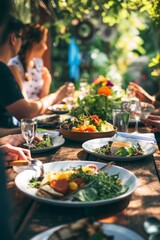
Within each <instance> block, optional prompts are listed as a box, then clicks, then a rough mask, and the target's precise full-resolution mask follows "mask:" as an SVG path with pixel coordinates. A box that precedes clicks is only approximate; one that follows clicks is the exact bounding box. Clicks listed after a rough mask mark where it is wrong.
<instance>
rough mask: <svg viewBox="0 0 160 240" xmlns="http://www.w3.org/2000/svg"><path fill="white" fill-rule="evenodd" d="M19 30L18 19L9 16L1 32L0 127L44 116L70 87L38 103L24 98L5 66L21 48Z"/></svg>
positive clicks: (71, 84) (64, 87)
mask: <svg viewBox="0 0 160 240" xmlns="http://www.w3.org/2000/svg"><path fill="white" fill-rule="evenodd" d="M23 27H24V25H23V23H22V22H21V21H20V20H17V19H16V18H14V17H12V16H10V17H9V18H8V21H7V23H6V25H5V27H4V29H3V38H2V39H1V44H0V82H1V87H0V127H7V128H8V127H10V128H11V127H14V126H15V124H14V122H13V116H14V117H15V118H16V119H18V120H20V119H21V118H25V117H27V118H33V117H36V116H38V115H42V114H44V113H45V112H46V110H47V109H48V107H49V106H51V105H53V104H56V103H59V102H61V101H62V100H63V99H64V98H65V97H67V93H68V91H70V89H71V88H74V85H73V83H68V84H65V85H64V86H61V87H60V88H59V89H58V90H57V91H56V92H55V93H51V94H49V95H47V96H45V97H43V98H40V99H39V100H34V99H25V98H24V96H23V94H22V92H21V90H20V88H19V85H18V84H17V82H16V80H15V77H14V75H13V73H12V72H11V70H10V69H9V67H8V66H7V63H8V61H9V59H10V58H12V57H14V56H15V55H17V53H18V52H19V50H20V48H21V44H22V29H23Z"/></svg>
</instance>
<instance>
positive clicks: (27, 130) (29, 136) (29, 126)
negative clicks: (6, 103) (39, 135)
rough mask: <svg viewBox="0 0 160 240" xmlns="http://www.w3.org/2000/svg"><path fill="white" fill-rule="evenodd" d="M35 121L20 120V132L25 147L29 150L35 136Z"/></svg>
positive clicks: (28, 119) (33, 119)
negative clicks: (24, 141)
mask: <svg viewBox="0 0 160 240" xmlns="http://www.w3.org/2000/svg"><path fill="white" fill-rule="evenodd" d="M36 128H37V121H36V119H35V118H32V119H31V118H23V119H21V132H22V135H23V137H24V139H25V140H26V145H27V147H28V148H29V149H30V148H32V147H33V146H34V145H33V144H32V141H33V139H34V138H35V136H36Z"/></svg>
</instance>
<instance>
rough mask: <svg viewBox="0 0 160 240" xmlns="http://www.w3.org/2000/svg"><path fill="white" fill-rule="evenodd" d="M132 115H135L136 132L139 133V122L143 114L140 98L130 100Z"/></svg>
mask: <svg viewBox="0 0 160 240" xmlns="http://www.w3.org/2000/svg"><path fill="white" fill-rule="evenodd" d="M130 116H131V117H134V119H135V121H136V124H135V133H138V122H139V120H140V116H141V104H140V101H139V99H138V98H132V99H131V100H130Z"/></svg>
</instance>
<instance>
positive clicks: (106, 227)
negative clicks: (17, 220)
mask: <svg viewBox="0 0 160 240" xmlns="http://www.w3.org/2000/svg"><path fill="white" fill-rule="evenodd" d="M97 222H98V221H95V222H94V223H97ZM98 223H99V222H98ZM66 225H67V224H61V225H57V226H55V227H52V228H49V229H47V230H45V231H42V232H41V233H39V234H37V235H35V236H34V237H32V238H31V239H30V240H42V237H43V239H44V237H46V240H47V239H48V237H50V235H51V234H53V233H54V232H55V231H56V230H58V229H60V228H62V227H63V226H66ZM102 228H103V229H104V230H103V232H104V231H105V230H107V231H109V230H111V231H113V230H114V231H116V232H117V233H119V230H120V232H123V233H124V232H127V234H128V235H127V236H129V238H130V237H131V238H130V240H133V239H136V240H144V238H143V237H142V236H141V235H140V234H139V233H137V232H135V231H134V230H132V229H131V228H128V227H126V226H123V225H120V224H117V223H102ZM122 230H123V231H122ZM108 233H109V232H108ZM46 234H47V236H45V235H46ZM109 234H110V233H109ZM114 237H115V236H114ZM135 237H136V238H135ZM115 240H116V239H115ZM124 240H125V239H124Z"/></svg>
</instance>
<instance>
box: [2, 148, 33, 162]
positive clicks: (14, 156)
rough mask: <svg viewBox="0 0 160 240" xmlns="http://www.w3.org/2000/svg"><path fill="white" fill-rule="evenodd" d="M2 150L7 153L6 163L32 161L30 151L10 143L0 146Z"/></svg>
mask: <svg viewBox="0 0 160 240" xmlns="http://www.w3.org/2000/svg"><path fill="white" fill-rule="evenodd" d="M0 149H2V150H3V151H4V153H5V160H6V162H9V161H13V160H30V159H31V154H30V151H29V150H28V149H23V148H20V147H15V146H12V145H11V144H9V143H7V144H4V145H2V146H0Z"/></svg>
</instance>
